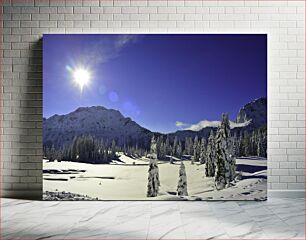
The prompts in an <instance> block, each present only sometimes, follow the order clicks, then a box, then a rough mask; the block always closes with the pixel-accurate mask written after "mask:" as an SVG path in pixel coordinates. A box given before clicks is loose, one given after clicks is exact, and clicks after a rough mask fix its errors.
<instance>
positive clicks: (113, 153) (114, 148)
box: [111, 140, 116, 158]
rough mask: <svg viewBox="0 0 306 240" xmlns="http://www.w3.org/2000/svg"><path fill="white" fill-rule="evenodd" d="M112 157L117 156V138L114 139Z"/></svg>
mask: <svg viewBox="0 0 306 240" xmlns="http://www.w3.org/2000/svg"><path fill="white" fill-rule="evenodd" d="M111 157H112V158H114V157H116V142H115V140H113V141H112V156H111Z"/></svg>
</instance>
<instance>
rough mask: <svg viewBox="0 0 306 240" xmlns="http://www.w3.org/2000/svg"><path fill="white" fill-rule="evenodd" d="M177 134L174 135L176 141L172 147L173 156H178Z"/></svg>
mask: <svg viewBox="0 0 306 240" xmlns="http://www.w3.org/2000/svg"><path fill="white" fill-rule="evenodd" d="M177 142H178V140H177V136H175V137H174V141H173V147H172V156H177V154H176V150H177Z"/></svg>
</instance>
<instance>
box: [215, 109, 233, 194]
mask: <svg viewBox="0 0 306 240" xmlns="http://www.w3.org/2000/svg"><path fill="white" fill-rule="evenodd" d="M216 147H217V148H216V172H215V186H216V188H217V189H218V190H220V189H223V188H225V187H226V186H229V183H230V182H231V181H233V180H234V178H235V171H236V162H235V156H234V155H233V146H232V138H231V133H230V125H229V119H228V114H223V115H222V122H221V126H220V127H219V128H218V131H217V135H216Z"/></svg>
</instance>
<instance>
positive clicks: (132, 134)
mask: <svg viewBox="0 0 306 240" xmlns="http://www.w3.org/2000/svg"><path fill="white" fill-rule="evenodd" d="M246 121H250V123H249V124H247V125H246V126H243V127H235V128H233V132H237V133H239V132H241V131H245V130H246V131H252V130H254V129H257V128H259V127H262V126H266V124H267V99H266V98H259V99H256V100H254V101H252V102H250V103H248V104H246V105H245V106H243V107H242V108H241V109H240V111H239V113H238V116H237V119H236V121H235V122H237V123H244V122H246ZM242 125H243V124H242ZM211 129H216V127H205V128H203V129H201V130H199V131H192V130H180V131H176V132H174V133H170V134H169V137H170V139H174V137H175V136H177V137H178V139H179V140H182V141H183V140H185V138H186V137H192V138H193V137H195V136H196V135H198V136H199V137H200V138H201V137H205V138H207V137H208V135H209V133H210V131H211ZM89 134H90V135H92V136H94V137H95V138H97V139H103V140H104V141H109V142H111V141H112V140H113V139H114V140H115V141H116V143H117V145H121V146H123V144H127V145H135V144H136V143H138V146H139V147H147V146H148V145H149V142H150V139H151V137H152V135H153V134H155V135H162V134H160V133H153V132H151V131H150V130H148V129H146V128H143V127H142V126H140V125H139V124H137V123H136V122H134V121H132V120H131V119H130V118H126V117H124V116H123V115H122V114H121V113H120V112H119V111H117V110H113V109H107V108H104V107H101V106H96V107H80V108H78V109H77V110H75V111H74V112H71V113H69V114H66V115H54V116H52V117H50V118H48V119H44V121H43V143H44V145H48V146H52V145H54V146H55V147H60V146H63V145H65V144H68V143H71V142H72V140H73V138H74V137H75V136H81V135H89Z"/></svg>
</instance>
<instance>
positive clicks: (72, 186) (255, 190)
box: [43, 155, 267, 200]
mask: <svg viewBox="0 0 306 240" xmlns="http://www.w3.org/2000/svg"><path fill="white" fill-rule="evenodd" d="M120 160H121V161H117V162H114V163H112V164H103V165H98V164H86V163H76V162H48V161H47V160H43V169H44V174H43V177H44V181H43V188H44V191H49V192H57V191H65V192H71V193H75V194H80V195H87V196H89V197H92V198H98V199H101V200H254V199H255V200H265V199H266V194H267V190H266V188H267V179H266V178H267V160H266V159H264V158H258V157H247V158H237V160H236V163H237V172H241V174H242V179H241V180H240V181H238V182H237V183H236V184H235V185H233V186H231V187H230V188H227V189H224V190H221V191H217V190H215V189H214V180H213V178H208V177H205V174H204V166H205V165H200V164H194V165H192V164H191V162H190V161H184V163H185V167H186V174H187V184H188V193H189V196H188V197H186V198H180V197H178V196H176V195H175V194H176V188H177V183H178V176H179V166H180V163H179V162H174V164H170V163H169V162H163V161H159V165H158V167H159V176H160V183H161V186H160V191H159V196H157V197H153V198H147V197H146V192H147V177H148V163H149V160H148V159H146V158H140V159H132V158H130V157H127V156H124V155H122V156H121V157H120ZM50 170H55V171H50ZM59 170H60V171H59ZM75 170H79V171H75ZM80 170H85V171H80Z"/></svg>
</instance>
